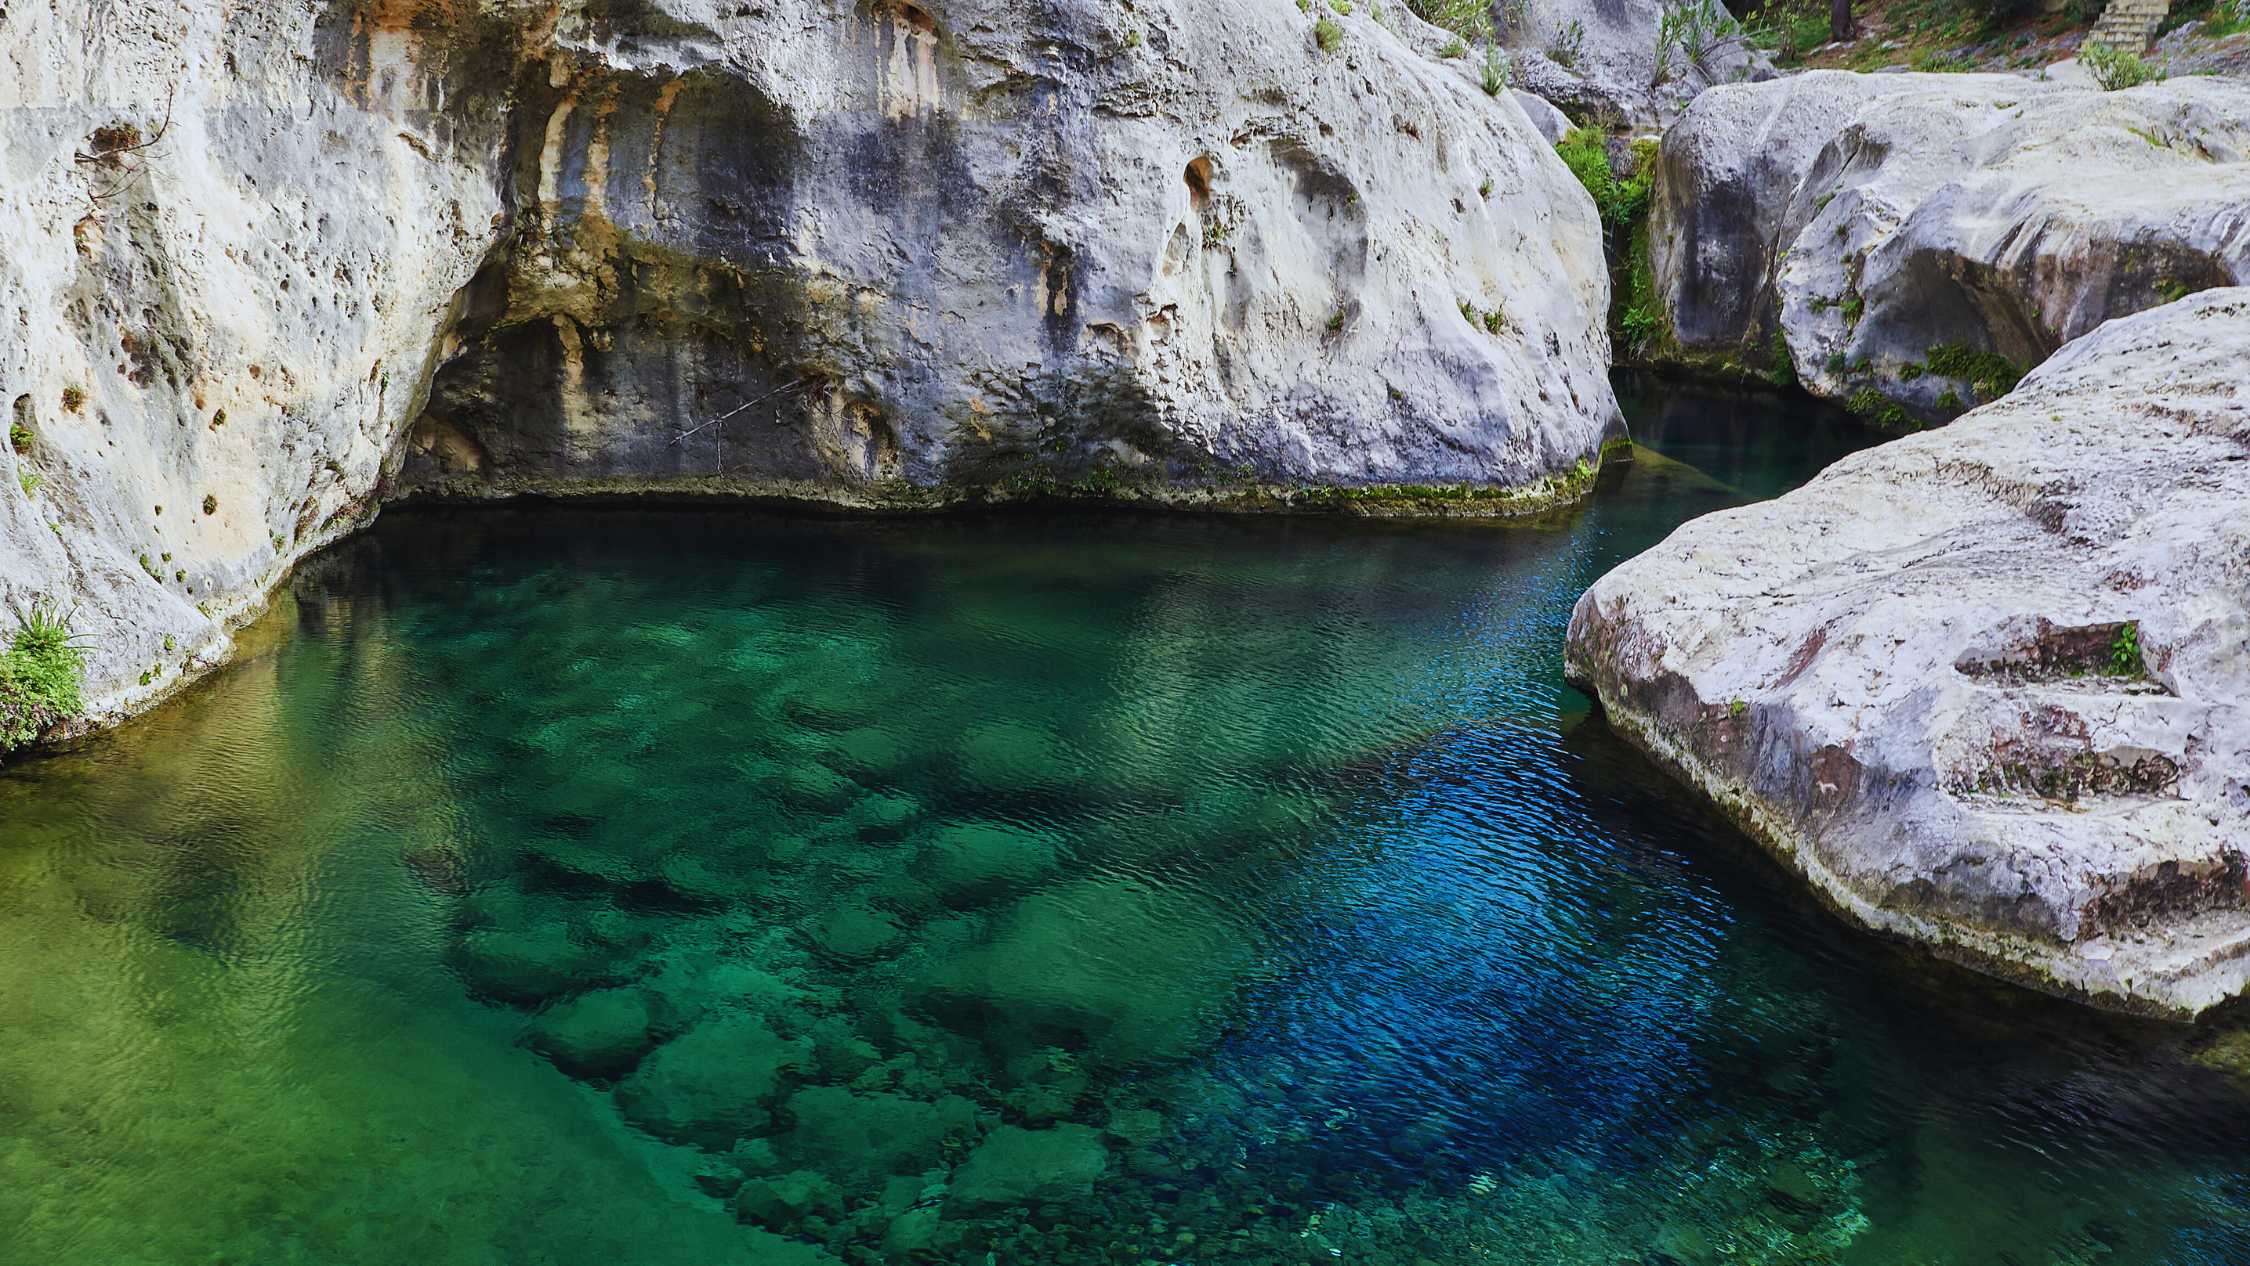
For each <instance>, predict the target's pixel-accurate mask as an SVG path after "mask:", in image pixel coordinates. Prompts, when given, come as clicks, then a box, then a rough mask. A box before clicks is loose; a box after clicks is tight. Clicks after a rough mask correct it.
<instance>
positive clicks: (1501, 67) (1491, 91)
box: [1481, 44, 1514, 97]
mask: <svg viewBox="0 0 2250 1266" xmlns="http://www.w3.org/2000/svg"><path fill="white" fill-rule="evenodd" d="M1513 71H1514V67H1512V66H1510V65H1509V64H1508V54H1507V51H1506V50H1504V49H1502V48H1501V47H1500V46H1499V45H1498V44H1487V45H1485V48H1484V74H1483V76H1482V77H1481V81H1482V83H1483V84H1484V91H1485V95H1486V96H1490V97H1497V96H1499V95H1500V94H1501V93H1503V92H1506V91H1507V90H1508V79H1509V76H1510V75H1511V74H1512V73H1513Z"/></svg>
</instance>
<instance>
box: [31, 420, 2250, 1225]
mask: <svg viewBox="0 0 2250 1266" xmlns="http://www.w3.org/2000/svg"><path fill="white" fill-rule="evenodd" d="M1628 387H1629V388H1630V389H1629V390H1627V391H1626V392H1625V397H1626V401H1627V405H1628V408H1629V411H1630V413H1631V414H1632V415H1633V421H1634V424H1635V431H1636V433H1637V434H1638V435H1639V436H1641V438H1642V439H1643V440H1644V441H1645V442H1647V443H1648V445H1649V446H1650V451H1649V452H1648V453H1647V454H1645V455H1644V459H1643V460H1642V461H1640V462H1638V463H1635V464H1633V465H1631V466H1629V467H1626V468H1624V469H1623V470H1621V471H1618V472H1613V473H1611V474H1608V475H1605V477H1604V482H1603V486H1602V488H1601V490H1600V492H1599V494H1598V495H1597V496H1596V498H1595V499H1594V500H1593V502H1592V503H1591V504H1589V505H1587V506H1585V507H1583V508H1580V509H1577V510H1574V511H1571V512H1568V513H1565V514H1559V515H1556V516H1554V517H1552V518H1550V519H1547V520H1543V521H1541V522H1538V523H1535V524H1528V525H1511V526H1505V527H1502V526H1494V525H1490V524H1438V525H1417V526H1402V525H1396V524H1383V523H1364V522H1349V521H1329V520H1312V519H1242V518H1221V517H1210V518H1202V517H1160V516H1133V515H1106V514H1105V515H1095V514H1087V513H1083V512H1072V513H1022V514H1002V515H992V516H985V517H968V518H943V519H902V520H859V519H844V518H819V517H806V516H783V515H776V514H767V513H763V512H746V511H743V510H740V509H727V510H717V511H713V510H692V509H639V510H633V509H617V508H573V507H552V506H534V507H524V508H517V509H500V510H483V511H477V512H464V511H442V510H421V511H413V510H408V511H399V512H394V513H391V514H389V515H387V516H386V517H385V518H384V520H383V521H382V522H381V523H380V524H379V525H378V526H377V528H376V529H375V530H373V531H372V532H371V533H369V534H368V535H366V536H364V537H362V538H360V539H358V540H356V541H353V542H351V543H348V544H347V545H345V546H343V547H340V548H339V549H337V550H335V551H332V552H331V553H330V554H328V555H326V556H324V557H323V558H321V559H319V560H316V562H315V563H314V564H312V565H310V566H308V567H307V568H306V569H305V570H304V572H303V573H302V574H301V575H300V577H299V578H298V580H297V581H296V582H295V584H294V585H293V588H292V590H291V592H290V593H289V594H288V595H286V596H285V597H284V599H283V601H282V602H281V603H280V604H279V605H278V606H277V609H276V611H275V613H274V614H273V616H272V617H270V618H269V619H268V620H267V621H265V622H264V623H262V624H261V625H260V626H258V627H257V628H256V629H255V630H254V631H253V632H252V633H251V634H249V635H248V636H247V637H246V654H245V656H244V658H243V659H242V661H241V662H239V663H238V664H236V665H234V666H232V667H230V668H229V669H227V670H226V671H224V672H222V673H221V674H219V675H218V676H217V677H215V678H214V679H213V680H211V681H210V682H208V683H206V684H205V685H203V686H201V687H199V688H198V689H196V690H195V691H193V692H192V693H191V694H190V695H189V696H188V697H186V698H184V699H183V700H181V701H179V702H177V703H175V704H173V705H171V706H169V707H167V708H165V709H163V710H162V711H160V712H159V713H157V714H156V715H153V716H151V717H149V718H147V719H145V720H142V721H139V722H136V723H134V724H133V725H131V726H130V727H128V728H127V729H126V730H125V731H123V732H121V733H118V734H115V735H111V736H108V737H106V738H103V739H100V740H98V741H95V742H92V743H90V744H88V745H87V746H86V747H84V748H83V749H82V750H80V751H77V752H73V753H69V754H64V755H60V756H55V757H50V758H46V759H41V760H36V761H31V762H27V763H23V764H19V765H17V766H14V767H12V768H9V769H7V770H5V771H0V1026H4V1034H0V1261H5V1262H8V1263H15V1262H23V1263H41V1264H43V1266H78V1264H81V1263H83V1264H85V1266H123V1264H127V1263H148V1264H152V1266H153V1264H159V1263H161V1264H163V1266H177V1264H180V1263H237V1264H241V1266H252V1264H254V1266H280V1264H283V1263H321V1264H323V1266H343V1264H353V1266H356V1264H358V1263H384V1264H390V1263H401V1262H414V1263H424V1264H427V1266H453V1264H456V1263H459V1264H466V1263H478V1264H486V1263H489V1264H492V1266H499V1264H501V1263H508V1264H510V1266H515V1264H520V1263H531V1262H542V1263H588V1264H590V1266H626V1264H643V1263H645V1264H649V1266H674V1264H681V1266H685V1264H690V1263H692V1264H694V1266H709V1264H711V1263H722V1262H744V1263H797V1262H817V1261H827V1260H841V1261H853V1262H914V1261H929V1262H964V1263H985V1262H991V1263H1077V1262H1089V1263H1091V1262H1108V1263H1141V1262H1150V1263H1205V1264H1214V1266H1215V1264H1218V1263H1268V1262H1273V1263H1301V1262H1331V1261H1338V1260H1341V1261H1349V1262H1364V1263H1377V1264H1382V1266H1406V1264H1409V1263H1442V1264H1445V1266H1452V1264H1454V1263H1516V1262H1521V1263H1541V1264H1542V1266H1551V1264H1558V1263H1562V1264H1575V1263H1588V1264H1593V1263H1599V1264H1601V1266H1614V1264H1616V1263H1626V1262H1630V1263H1646V1264H1649V1266H1656V1264H1659V1263H1663V1264H1680V1266H1701V1264H1703V1263H1717V1262H1731V1263H1744V1262H1771V1263H1806V1262H1832V1263H1881V1264H1884V1266H1894V1264H1898V1263H1909V1262H1913V1263H2010V1264H2013V1266H2033V1264H2035V1263H2037V1264H2045V1263H2096V1262H2099V1263H2110V1264H2122V1263H2214V1264H2215V1263H2241V1262H2246V1261H2250V1091H2246V1088H2250V1034H2245V1033H2242V1032H2241V1031H2239V1030H2237V1031H2234V1032H2232V1033H2230V1032H2228V1031H2226V1030H2219V1031H2215V1032H2213V1031H2190V1030H2184V1029H2173V1028H2166V1027H2161V1026H2149V1025H2141V1024H2135V1023H2128V1022H2123V1021H2117V1020H2112V1019H2108V1018H2104V1017H2101V1016H2098V1015H2095V1014H2093V1013H2091V1012H2087V1011H2083V1010H2079V1009H2076V1008H2072V1007H2068V1006H2064V1005H2062V1004H2059V1003H2054V1002H2051V1001H2049V1000H2046V999H2042V998H2039V997H2037V996H2034V995H2031V994H2028V993H2024V992H2021V991H2017V990H2013V989H2008V988H2005V987H2001V986H1996V985H1991V984H1988V983H1985V982H1982V981H1980V980H1977V979H1975V978H1972V977H1968V976H1966V975H1964V974H1962V973H1957V972H1953V971H1949V970H1943V969H1940V968H1936V967H1933V966H1930V965H1928V964H1926V963H1925V962H1923V961H1922V960H1921V959H1919V958H1917V957H1916V956H1914V955H1911V954H1907V953H1903V952H1899V951H1896V950H1893V949H1891V948H1889V947H1887V946H1884V945H1881V944H1879V943H1876V942H1874V941H1872V940H1870V939H1869V938H1865V937H1861V936H1859V935H1856V934H1854V933H1851V932H1849V931H1847V930H1845V929H1844V928H1843V927H1842V926H1841V925H1840V924H1839V923H1838V922H1837V921H1836V920H1834V919H1832V918H1831V917H1829V916H1827V915H1826V914H1824V913H1822V912H1820V911H1819V910H1817V909H1813V908H1811V907H1810V906H1809V905H1808V904H1807V903H1806V902H1805V901H1803V900H1802V899H1801V898H1800V897H1799V896H1798V895H1797V894H1796V892H1795V891H1794V889H1793V888H1792V887H1791V886H1790V885H1789V884H1788V883H1787V882H1786V881H1785V879H1784V878H1783V877H1781V876H1780V875H1779V873H1778V871H1777V869H1776V868H1774V867H1773V866H1771V865H1770V864H1768V863H1766V862H1765V861H1764V860H1763V859H1762V858H1759V857H1758V856H1756V855H1755V854H1754V853H1753V852H1752V851H1751V850H1750V849H1749V848H1748V846H1747V845H1746V844H1744V843H1743V842H1742V841H1741V840H1740V839H1739V838H1738V837H1736V836H1735V835H1734V834H1733V833H1732V832H1731V831H1729V830H1728V829H1727V828H1726V827H1725V826H1723V825H1722V824H1720V823H1717V822H1715V821H1713V820H1712V819H1710V818H1708V817H1707V816H1706V815H1704V814H1702V813H1701V812H1699V811H1698V810H1697V809H1696V808H1695V807H1694V806H1693V805H1692V804H1691V803H1690V802H1689V801H1688V800H1686V799H1685V798H1684V797H1683V796H1681V795H1680V794H1679V793H1678V792H1676V791H1675V790H1674V789H1673V788H1671V787H1669V786H1667V785H1666V784H1665V783H1664V782H1663V781H1662V780H1661V779H1660V778H1659V777H1658V776H1657V775H1656V774H1655V773H1654V771H1653V770H1651V769H1650V768H1649V767H1648V766H1647V765H1646V764H1644V763H1643V762H1641V761H1640V760H1639V759H1637V758H1636V757H1635V756H1634V755H1633V754H1631V753H1630V752H1628V751H1626V750H1624V749H1623V748H1621V747H1620V746H1619V745H1618V744H1617V743H1616V742H1615V741H1614V740H1612V739H1610V738H1609V737H1608V736H1607V735H1606V733H1605V732H1604V731H1603V729H1602V726H1601V723H1600V721H1599V719H1598V718H1592V717H1590V716H1589V715H1588V713H1587V705H1586V702H1585V700H1584V699H1582V698H1581V697H1579V696H1578V695H1577V694H1576V693H1575V692H1573V691H1571V690H1570V689H1568V688H1567V687H1565V686H1564V685H1563V684H1562V681H1561V678H1560V658H1561V645H1562V636H1563V630H1564V626H1565V623H1566V621H1567V619H1568V616H1569V611H1570V607H1571V604H1572V602H1573V601H1574V600H1575V599H1576V597H1577V596H1578V594H1579V593H1580V592H1581V591H1582V590H1583V589H1584V588H1585V586H1586V585H1587V584H1589V583H1590V582H1591V581H1592V580H1593V579H1595V578H1596V577H1597V576H1599V575H1600V574H1601V573H1602V572H1603V571H1604V570H1606V569H1607V568H1608V567H1610V566H1612V565H1613V564H1615V563H1616V562H1618V561H1620V560H1622V559H1623V558H1625V557H1627V556H1629V555H1631V554H1633V553H1635V552H1637V551H1639V550H1641V549H1644V548H1646V547H1648V546H1650V545H1651V544H1653V543H1655V542H1656V541H1658V540H1659V539H1661V538H1662V536H1663V535H1664V534H1665V533H1666V532H1667V531H1669V530H1670V529H1671V528H1672V527H1673V526H1675V525H1676V524H1678V523H1680V522H1681V521H1683V520H1685V519H1687V518H1689V517H1692V516H1694V515H1697V514H1701V513H1705V512H1707V511H1710V510H1713V509H1717V508H1720V507H1723V506H1726V505H1729V504H1734V503H1739V502H1741V501H1744V500H1749V499H1755V498H1759V497H1766V496H1771V495H1774V494H1776V493H1778V492H1780V491H1783V490H1785V489H1787V488H1789V487H1791V486H1794V485H1795V484H1797V483H1800V482H1802V481H1803V480H1804V479H1806V478H1809V477H1810V476H1811V475H1812V474H1813V473H1814V472H1815V471H1817V470H1818V469H1819V468H1820V467H1821V466H1823V465H1824V464H1826V463H1827V462H1828V461H1831V460H1833V459H1834V458H1836V457H1838V456H1840V455H1841V454H1843V453H1845V452H1847V451H1849V450H1850V449H1852V448H1854V447H1856V446H1858V445H1861V444H1863V443H1866V442H1868V441H1869V438H1870V437H1867V436H1865V435H1862V434H1860V433H1857V432H1855V431H1853V430H1852V429H1850V427H1849V426H1848V425H1847V424H1845V423H1842V422H1840V421H1839V420H1837V419H1835V418H1834V417H1831V416H1829V415H1825V414H1818V413H1814V412H1813V411H1812V410H1811V406H1809V405H1807V404H1805V403H1803V402H1801V401H1783V400H1778V399H1776V400H1762V399H1752V400H1745V399H1742V398H1733V397H1723V396H1709V397H1702V396H1692V395H1686V394H1682V393H1680V392H1678V391H1676V390H1668V389H1665V388H1662V387H1657V386H1653V385H1647V384H1628ZM2230 1070H2231V1071H2230Z"/></svg>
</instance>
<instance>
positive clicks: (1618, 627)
mask: <svg viewBox="0 0 2250 1266" xmlns="http://www.w3.org/2000/svg"><path fill="white" fill-rule="evenodd" d="M2246 364H2250V289H2227V290H2214V291H2211V292H2208V293H2206V294H2202V295H2199V296H2196V297H2194V298H2190V299H2187V300H2184V301H2182V302H2179V303H2175V304H2171V305H2168V306H2166V307H2163V308H2160V309H2158V310H2156V311H2153V312H2148V313H2143V314H2141V315H2138V316H2134V317H2128V318H2123V319H2120V320H2117V321H2112V322H2111V323H2109V324H2108V325H2105V326H2103V327H2102V328H2101V329H2099V330H2097V331H2095V332H2094V333H2093V334H2090V335H2088V336H2086V337H2085V338H2083V339H2080V340H2078V341H2076V342H2074V343H2072V344H2070V345H2069V346H2068V347H2066V348H2064V349H2063V350H2062V352H2060V353H2058V354H2057V355H2056V356H2055V357H2054V358H2053V359H2052V360H2050V361H2049V362H2048V363H2047V364H2046V365H2044V366H2043V367H2041V368H2040V369H2039V370H2037V371H2035V372H2034V373H2033V374H2032V375H2031V376H2030V377H2029V378H2027V379H2026V380H2025V381H2024V383H2023V385H2022V386H2021V387H2020V388H2018V389H2017V390H2016V391H2015V392H2014V393H2012V394H2011V395H2009V396H2008V397H2007V398H2005V399H2004V400H2002V401H2000V402H1999V403H1997V404H1994V405H1991V406H1988V407H1986V408H1984V409H1981V410H1978V411H1977V412H1975V413H1973V414H1971V415H1970V416H1969V417H1967V418H1964V419H1962V420H1961V421H1960V422H1958V423H1956V424H1954V425H1953V426H1951V427H1948V428H1946V429H1945V430H1943V431H1940V432H1934V433H1931V434H1927V435H1919V436H1914V437H1912V438H1909V439H1905V440H1900V441H1897V442H1895V443H1892V444H1888V445H1885V446H1883V447H1881V448H1876V449H1871V450H1868V451H1865V452H1862V453H1859V454H1857V455H1855V456H1853V457H1849V458H1846V459H1845V460H1843V461H1841V462H1838V463H1837V464H1836V465H1835V466H1833V467H1831V468H1830V469H1829V470H1828V471H1827V473H1825V474H1823V475H1821V476H1820V477H1819V478H1817V479H1815V480H1814V481H1813V482H1812V483H1810V484H1808V485H1806V486H1805V487H1804V488H1802V489H1799V490H1798V491H1796V492H1794V493H1791V494H1789V495H1787V496H1784V497H1782V498H1780V499H1778V500H1775V501H1771V502H1767V503H1764V504H1761V505H1755V506H1749V507H1746V508H1743V509H1738V510H1729V511H1725V512H1722V513H1719V514H1714V515H1710V516H1707V517H1705V518H1701V519H1697V520H1695V521H1694V522H1692V523H1689V524H1688V525H1686V526H1685V527H1682V528H1681V529H1680V530H1678V531H1677V532H1675V533H1673V535H1672V536H1671V537H1670V539H1668V540H1666V541H1665V542H1664V544H1662V545H1660V546H1658V547H1657V548H1655V549H1653V550H1650V551H1649V552H1648V553H1646V554H1643V555H1641V556H1640V557H1639V558H1636V559H1634V560H1633V561H1631V562H1629V563H1627V564H1625V565H1624V566H1622V567H1620V568H1618V569H1617V570H1616V571H1613V572H1611V573H1610V574H1609V575H1608V576H1605V577H1604V578H1603V579H1602V580H1601V581H1600V582H1599V583H1597V584H1596V585H1595V586H1594V587H1593V588H1592V589H1591V590H1589V591H1588V592H1587V594H1586V595H1585V596H1584V598H1582V599H1581V600H1580V602H1579V604H1578V607H1577V609H1576V611H1575V612H1574V613H1573V616H1572V619H1571V628H1570V641H1569V648H1568V659H1567V665H1568V672H1569V674H1570V676H1571V677H1572V678H1573V679H1574V680H1576V681H1578V682H1581V683H1583V684H1584V685H1585V687H1586V688H1587V689H1588V691H1589V692H1590V693H1593V694H1594V695H1596V696H1597V697H1598V698H1599V699H1600V701H1601V704H1602V707H1603V708H1604V710H1605V711H1606V712H1607V714H1608V716H1609V718H1610V722H1611V724H1613V725H1614V726H1616V727H1617V728H1618V729H1619V730H1620V731H1622V732H1623V733H1624V734H1625V735H1627V736H1628V737H1630V738H1631V739H1632V740H1633V741H1635V742H1636V743H1637V744H1639V745H1640V746H1641V747H1643V748H1644V749H1645V750H1647V751H1648V752H1649V753H1650V754H1652V755H1653V756H1655V757H1656V758H1657V759H1658V760H1659V761H1660V762H1661V763H1662V764H1664V765H1665V766H1666V767H1667V768H1669V769H1670V770H1672V771H1673V772H1674V773H1676V774H1678V775H1679V776H1680V777H1681V778H1683V779H1684V780H1685V781H1687V782H1688V783H1690V784H1691V785H1693V786H1695V787H1697V788H1699V789H1700V790H1702V791H1703V792H1704V793H1705V794H1707V795H1709V796H1710V797H1711V798H1712V799H1713V800H1714V801H1715V802H1717V803H1718V804H1719V805H1720V806H1721V807H1722V808H1724V809H1726V810H1727V811H1728V812H1729V813H1730V814H1731V815H1732V816H1733V817H1734V818H1735V819H1736V820H1737V821H1738V822H1740V823H1742V824H1743V826H1744V827H1745V828H1746V829H1747V830H1749V831H1750V832H1751V833H1752V834H1753V835H1755V836H1756V837H1758V838H1759V839H1760V840H1762V841H1763V842H1764V843H1765V844H1767V845H1768V846H1769V847H1770V848H1771V849H1772V850H1773V851H1774V852H1775V853H1776V854H1778V855H1779V856H1780V857H1782V858H1783V859H1784V860H1785V861H1787V862H1788V863H1789V864H1790V865H1792V866H1794V867H1795V868H1796V869H1797V870H1798V871H1799V872H1801V873H1802V874H1804V875H1805V876H1806V877H1807V878H1808V879H1809V880H1811V881H1812V883H1813V884H1814V885H1815V886H1816V887H1817V888H1818V889H1819V890H1820V891H1821V892H1822V893H1824V894H1825V895H1826V896H1827V897H1828V898H1829V899H1830V900H1831V901H1832V902H1834V904H1835V905H1837V906H1838V907H1839V908H1841V909H1842V910H1843V911H1845V912H1846V913H1848V914H1849V915H1851V916H1852V917H1854V918H1856V919H1858V920H1860V921H1861V922H1864V923H1866V924H1868V925H1870V926H1873V927H1876V928H1880V929H1884V930H1887V931H1891V932H1895V933H1898V934H1901V935H1903V936H1906V937H1909V938H1912V939H1915V940H1919V941H1922V942H1925V943H1927V944H1929V945H1930V946H1932V947H1933V948H1934V949H1935V950H1936V951H1937V952H1938V953H1940V954H1942V955H1945V956H1947V957H1950V958H1954V959H1957V960H1960V961H1962V962H1965V963H1968V964H1970V965H1971V966H1975V967H1979V968H1982V969H1984V970H1986V971H1990V972H1993V973H1995V974H1999V975H2002V976H2007V977H2010V978H2012V979H2016V980H2021V981H2025V982H2028V983H2031V984H2035V985H2039V986H2041V987H2044V988H2048V989H2053V990H2056V991H2060V992H2064V993H2068V994H2074V995H2079V996H2083V997H2086V998H2088V999H2090V1000H2092V1001H2095V1002H2098V1003H2101V1004H2104V1005H2108V1006H2112V1007H2117V1008H2122V1009H2127V1010H2133V1011H2141V1012H2153V1013H2159V1014H2164V1015H2172V1016H2194V1015H2198V1014H2200V1013H2202V1012H2204V1011H2206V1010H2208V1009H2210V1008H2212V1007H2214V1006H2216V1005H2218V1004H2219V1003H2220V1002H2222V1001H2224V1000H2226V999H2228V998H2230V997H2233V996H2236V995H2239V994H2241V993H2243V992H2244V991H2245V987H2246V985H2250V714H2246V713H2245V711H2244V700H2245V699H2250V646H2246V642H2245V634H2244V617H2243V612H2244V611H2245V610H2246V609H2250V519H2246V518H2245V516H2244V515H2243V513H2242V511H2243V507H2244V506H2246V505H2250V398H2246V397H2245V395H2244V379H2243V367H2244V365H2246Z"/></svg>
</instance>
